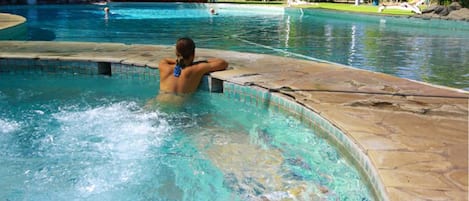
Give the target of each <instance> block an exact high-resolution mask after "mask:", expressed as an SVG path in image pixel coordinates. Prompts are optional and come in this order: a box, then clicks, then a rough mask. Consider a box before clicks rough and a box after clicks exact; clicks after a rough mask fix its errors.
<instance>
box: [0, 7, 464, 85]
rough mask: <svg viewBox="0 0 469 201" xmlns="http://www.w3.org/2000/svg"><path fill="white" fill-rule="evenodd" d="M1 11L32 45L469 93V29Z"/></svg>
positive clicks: (413, 22) (264, 17)
mask: <svg viewBox="0 0 469 201" xmlns="http://www.w3.org/2000/svg"><path fill="white" fill-rule="evenodd" d="M109 7H110V9H111V14H109V15H108V16H105V15H104V12H103V6H95V5H83V6H26V7H0V11H1V12H11V13H16V14H19V15H22V16H24V17H26V18H27V19H28V29H29V35H28V36H23V37H19V38H22V39H28V40H57V41H95V42H121V43H144V44H167V45H170V44H174V41H175V40H176V39H177V38H178V37H180V36H190V37H193V38H194V39H195V40H196V42H197V44H198V46H199V47H205V48H216V49H226V50H236V51H246V52H256V53H267V54H274V55H282V56H291V57H298V58H302V59H314V58H315V59H322V60H327V61H332V62H336V63H341V64H346V65H350V66H353V67H357V68H362V69H367V70H372V71H376V72H383V73H387V74H391V75H396V76H399V77H403V78H410V79H414V80H420V81H425V82H429V83H434V84H439V85H445V86H451V87H455V88H460V89H466V90H468V89H469V23H468V22H461V21H459V22H456V21H446V20H421V19H413V18H398V17H378V16H367V15H358V14H348V13H337V12H330V11H321V10H304V11H302V12H301V11H300V10H298V9H286V10H285V11H284V10H283V9H282V8H280V7H275V6H272V7H259V6H257V7H253V6H250V7H249V6H248V7H246V6H242V5H223V4H218V5H213V7H214V8H215V9H216V10H217V12H218V13H219V14H218V15H215V16H212V15H210V14H209V12H208V7H209V5H207V4H165V3H158V4H147V3H138V4H135V3H134V4H117V3H113V4H111V5H109Z"/></svg>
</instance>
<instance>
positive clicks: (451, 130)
mask: <svg viewBox="0 0 469 201" xmlns="http://www.w3.org/2000/svg"><path fill="white" fill-rule="evenodd" d="M173 52H174V51H173V47H168V46H150V45H124V44H110V43H74V42H24V41H11V42H0V58H1V60H0V68H4V67H5V65H8V67H7V68H8V69H11V68H12V67H11V66H10V63H16V62H19V60H21V62H26V63H27V62H30V61H31V62H51V61H53V62H56V61H59V62H61V61H64V62H72V63H74V62H85V63H95V64H93V66H94V68H97V66H98V64H96V63H98V62H108V63H111V67H112V66H119V65H124V68H123V69H124V71H125V72H127V71H137V74H139V73H140V72H139V71H142V72H145V71H147V70H148V71H149V76H146V75H145V76H135V77H138V78H139V79H140V78H146V77H149V78H151V77H156V75H155V74H152V72H156V71H155V70H154V68H157V62H158V61H159V60H160V59H161V58H164V57H171V56H172V54H173ZM197 54H198V57H199V58H206V57H209V56H215V57H223V58H226V59H227V60H228V62H229V63H230V69H229V70H226V71H220V72H215V73H212V74H211V75H210V78H209V79H207V80H206V81H205V82H206V83H209V81H210V80H214V79H211V78H215V80H216V81H214V83H215V84H214V83H212V84H213V85H214V86H215V85H216V86H217V88H218V89H220V87H221V86H220V84H222V85H223V92H224V93H225V94H226V95H227V96H229V97H231V98H234V99H239V100H241V101H251V102H252V101H254V102H255V103H257V104H258V106H260V107H272V108H274V109H275V108H278V109H279V110H285V111H288V112H291V113H292V114H295V116H297V117H298V118H300V119H302V120H304V121H305V122H309V124H311V126H312V127H316V128H318V129H319V130H322V131H321V133H323V134H324V135H325V136H328V138H330V139H331V141H332V142H334V143H335V144H337V145H338V148H339V149H341V150H342V152H343V153H344V154H345V155H348V156H350V158H351V159H352V161H353V162H354V163H356V164H357V168H358V169H359V170H360V171H361V172H362V173H364V175H365V178H366V179H367V180H369V182H370V186H371V187H372V189H373V191H374V192H375V193H376V196H377V199H378V200H415V199H417V200H418V199H421V200H438V199H440V200H445V199H446V200H465V199H467V182H465V181H467V152H468V150H467V144H468V140H467V132H468V130H467V129H468V125H467V122H468V119H467V118H468V109H467V106H468V105H469V102H468V100H469V93H467V92H465V91H462V90H457V89H451V88H447V87H441V86H436V85H429V84H425V83H420V82H415V81H411V80H407V79H401V78H396V77H393V76H389V75H384V74H381V73H373V72H369V71H365V70H358V69H353V68H347V67H345V66H337V65H334V64H330V63H321V62H315V61H305V60H296V59H292V58H284V57H276V56H270V55H261V54H248V53H240V52H229V51H220V50H207V49H199V50H198V53H197ZM26 60H30V61H26ZM253 63H255V64H256V65H252V64H253ZM32 65H33V64H32ZM135 67H143V68H135ZM18 69H20V68H18ZM39 69H40V68H39ZM113 70H115V69H113ZM5 72H10V71H6V70H5ZM96 72H97V71H94V73H96ZM0 73H3V72H0ZM96 74H99V72H98V73H96ZM119 74H122V73H117V72H114V71H113V72H112V76H118V75H119ZM127 74H129V73H127ZM130 74H135V73H130ZM130 77H132V78H134V77H133V76H130ZM221 81H223V82H221ZM210 82H211V81H210ZM204 85H205V86H209V85H208V84H204ZM209 88H210V87H209Z"/></svg>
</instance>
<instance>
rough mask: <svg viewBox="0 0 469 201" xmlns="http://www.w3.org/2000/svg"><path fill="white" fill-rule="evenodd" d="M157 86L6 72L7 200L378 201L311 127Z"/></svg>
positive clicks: (0, 195)
mask: <svg viewBox="0 0 469 201" xmlns="http://www.w3.org/2000/svg"><path fill="white" fill-rule="evenodd" d="M158 87H159V86H158V83H157V80H154V79H152V80H142V79H130V78H129V79H121V78H117V77H104V76H80V75H76V74H75V75H72V74H67V73H64V74H61V73H57V72H56V73H55V74H51V75H47V74H39V75H38V74H35V73H30V74H28V73H26V74H15V73H5V72H4V73H2V74H0V164H2V165H1V166H0V200H47V201H48V200H194V201H199V200H210V201H212V200H220V201H226V200H263V199H264V200H265V199H269V200H281V199H294V200H295V199H296V200H373V197H372V195H371V193H370V191H369V190H368V188H367V186H366V185H365V182H363V180H362V178H361V177H360V175H359V173H358V172H357V170H356V169H354V168H353V166H352V165H351V164H350V163H349V162H348V161H347V160H345V159H344V157H343V156H342V154H341V153H340V152H338V151H337V150H336V149H335V148H334V147H333V146H331V145H329V144H328V143H327V141H326V140H324V139H323V138H321V137H318V135H317V133H316V131H314V130H311V128H309V127H308V126H305V125H304V124H303V123H302V122H300V121H298V120H297V119H296V118H293V117H291V116H289V115H287V114H283V113H279V112H275V111H272V110H268V109H266V108H258V107H257V106H256V105H253V104H249V103H243V102H239V101H236V100H233V99H230V98H228V97H227V96H225V95H223V94H209V93H207V92H202V91H201V92H198V93H197V94H195V95H194V97H193V98H192V99H191V100H190V101H189V102H187V103H186V104H185V105H184V107H180V108H169V107H163V106H162V105H158V104H154V102H153V101H152V100H153V98H154V97H155V94H156V93H157V89H158Z"/></svg>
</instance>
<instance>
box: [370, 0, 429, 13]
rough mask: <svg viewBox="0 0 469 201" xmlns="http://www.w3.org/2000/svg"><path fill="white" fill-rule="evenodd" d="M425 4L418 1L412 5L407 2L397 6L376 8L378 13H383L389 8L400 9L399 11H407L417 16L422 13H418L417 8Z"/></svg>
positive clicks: (420, 0) (422, 1) (418, 9)
mask: <svg viewBox="0 0 469 201" xmlns="http://www.w3.org/2000/svg"><path fill="white" fill-rule="evenodd" d="M424 2H425V0H419V1H417V2H416V3H414V4H409V3H407V2H404V3H401V4H399V5H398V6H386V5H381V6H380V7H379V8H378V12H379V13H381V12H383V10H384V9H387V8H390V9H400V10H409V11H412V12H414V13H417V14H422V11H420V8H419V7H418V6H420V5H422V4H423V3H424Z"/></svg>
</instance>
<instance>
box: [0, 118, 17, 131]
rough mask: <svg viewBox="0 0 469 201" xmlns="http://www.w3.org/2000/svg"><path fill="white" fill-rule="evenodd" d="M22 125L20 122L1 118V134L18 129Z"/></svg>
mask: <svg viewBox="0 0 469 201" xmlns="http://www.w3.org/2000/svg"><path fill="white" fill-rule="evenodd" d="M19 129H21V126H20V124H19V123H18V122H16V121H13V120H8V119H6V120H5V119H0V134H7V133H12V132H15V131H18V130H19Z"/></svg>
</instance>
